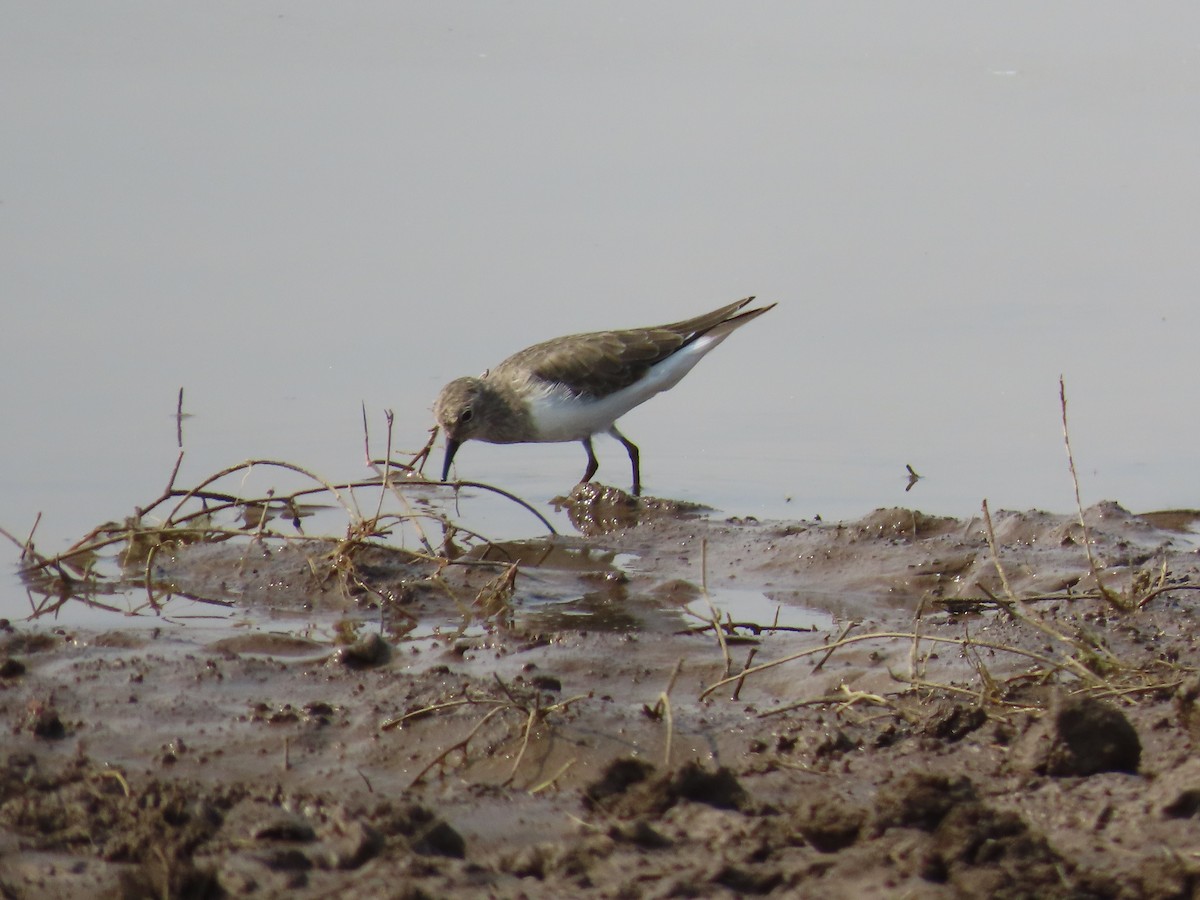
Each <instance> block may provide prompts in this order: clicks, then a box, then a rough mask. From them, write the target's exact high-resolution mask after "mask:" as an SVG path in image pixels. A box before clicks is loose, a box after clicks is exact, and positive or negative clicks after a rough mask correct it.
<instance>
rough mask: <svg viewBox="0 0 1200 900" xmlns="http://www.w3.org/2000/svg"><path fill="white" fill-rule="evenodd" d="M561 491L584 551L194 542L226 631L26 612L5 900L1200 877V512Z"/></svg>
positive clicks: (3, 693) (951, 886) (1133, 889)
mask: <svg viewBox="0 0 1200 900" xmlns="http://www.w3.org/2000/svg"><path fill="white" fill-rule="evenodd" d="M562 502H563V503H566V504H574V505H575V507H576V508H574V509H572V510H571V514H572V518H573V521H575V522H576V525H577V527H579V529H580V531H581V532H582V534H581V535H580V536H575V537H571V538H565V537H564V538H555V539H553V540H546V541H531V542H516V543H511V544H497V545H486V544H485V545H477V546H473V547H471V548H469V549H465V550H464V551H463V553H462V555H461V556H460V557H459V558H458V559H456V560H455V561H454V562H453V564H447V561H446V559H444V558H443V559H435V558H432V557H430V556H428V555H423V554H414V553H411V552H407V551H405V552H401V551H397V550H395V549H392V548H389V547H387V546H386V545H385V544H383V543H375V544H371V545H369V546H365V547H363V548H359V549H357V550H356V551H355V553H354V555H353V559H352V561H351V562H352V565H349V564H347V562H346V561H345V559H344V557H343V556H340V555H339V554H338V553H337V552H336V547H334V546H332V545H331V544H329V543H328V542H321V541H311V542H292V543H287V544H284V545H279V546H273V545H269V544H266V543H255V542H237V543H234V542H227V543H222V544H216V545H205V544H195V545H191V546H181V547H177V548H173V549H163V550H160V551H159V552H158V554H157V556H156V558H155V560H154V573H155V578H156V584H157V585H158V591H159V596H165V595H167V594H171V595H173V596H179V597H187V598H192V602H194V603H197V604H204V603H211V604H215V605H214V606H213V607H212V608H213V609H215V610H219V611H221V612H222V614H224V615H227V616H228V618H226V619H224V620H222V621H221V622H220V623H219V624H209V623H206V622H205V621H204V620H200V619H197V620H188V619H186V618H184V617H181V616H176V615H164V617H163V620H162V622H161V624H159V625H156V626H155V627H149V628H147V627H138V628H129V627H123V626H122V621H121V618H120V617H119V616H116V615H114V617H113V622H112V626H111V627H110V628H107V629H94V628H93V629H76V628H70V627H64V626H61V625H58V626H56V625H54V624H53V623H51V624H46V623H45V622H44V621H43V620H38V621H34V622H7V623H4V624H3V628H4V630H3V632H0V720H2V722H3V727H4V729H5V733H6V735H7V737H6V740H5V746H4V754H3V757H2V758H0V890H2V891H3V893H4V895H5V896H12V897H68V896H99V897H139V896H146V897H150V896H153V897H162V896H173V897H221V896H272V897H274V896H285V895H286V896H288V897H329V896H351V895H355V894H357V895H360V896H390V897H409V898H419V897H429V898H435V897H487V896H493V897H528V898H543V897H544V898H550V897H555V898H557V897H566V896H571V897H611V898H633V897H742V896H780V897H783V896H787V897H835V898H836V897H862V896H921V897H964V896H967V897H985V896H986V897H1063V898H1066V897H1072V898H1074V897H1113V898H1116V897H1122V898H1125V897H1128V898H1135V897H1138V898H1140V897H1184V896H1193V894H1194V893H1195V891H1196V889H1197V887H1198V885H1200V880H1198V879H1200V858H1198V857H1197V855H1196V835H1197V830H1196V829H1197V824H1196V819H1197V818H1198V817H1200V763H1197V762H1196V759H1195V757H1196V741H1197V739H1198V738H1200V707H1198V706H1197V704H1198V702H1200V675H1198V673H1197V662H1198V656H1197V648H1196V646H1195V635H1196V634H1197V632H1198V631H1200V627H1198V626H1200V621H1198V615H1197V609H1198V604H1200V595H1198V593H1197V590H1196V588H1197V587H1200V572H1198V570H1197V569H1198V565H1200V558H1198V557H1197V552H1196V546H1197V545H1196V538H1195V536H1194V535H1193V534H1192V533H1191V532H1190V531H1189V530H1188V529H1189V528H1190V527H1191V526H1192V524H1193V523H1194V517H1193V516H1192V515H1191V514H1189V513H1188V512H1187V511H1179V512H1174V513H1171V514H1169V515H1168V514H1154V515H1148V516H1136V515H1133V514H1131V513H1129V512H1128V511H1126V510H1124V509H1122V508H1121V507H1120V506H1118V505H1117V504H1115V503H1105V504H1100V505H1098V506H1095V507H1092V508H1090V509H1088V510H1087V511H1086V515H1085V517H1084V525H1081V524H1080V522H1079V519H1078V517H1071V516H1060V515H1052V514H1048V513H1042V512H994V513H992V514H991V516H990V521H989V519H988V518H985V517H983V516H982V515H981V516H977V517H975V518H969V519H951V518H940V517H930V516H926V515H923V514H921V513H919V512H917V511H914V510H907V509H890V510H880V511H877V512H875V513H873V514H871V515H869V516H866V517H864V518H863V519H861V520H858V521H855V522H847V523H837V524H832V523H823V522H758V521H754V520H723V519H721V518H720V517H719V516H717V515H716V514H705V513H703V511H700V510H696V509H686V508H682V507H679V506H676V505H673V504H670V503H665V502H661V501H653V500H646V501H634V500H630V499H629V498H627V497H625V496H624V495H622V494H620V492H606V491H605V489H603V488H596V489H594V492H593V493H585V494H583V495H577V496H574V497H572V498H564V500H563V501H562ZM1085 526H1086V531H1085ZM1089 550H1090V556H1091V559H1090V560H1089V553H1088V551H1089ZM747 598H756V599H757V601H758V603H757V605H756V606H754V608H753V611H752V612H748V611H747V610H748V609H749V607H747V606H746V605H744V603H745V602H748V600H747ZM64 619H65V617H64Z"/></svg>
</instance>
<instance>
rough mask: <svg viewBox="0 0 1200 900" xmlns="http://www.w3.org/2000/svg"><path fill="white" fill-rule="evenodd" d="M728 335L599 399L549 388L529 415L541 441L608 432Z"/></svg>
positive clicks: (689, 349)
mask: <svg viewBox="0 0 1200 900" xmlns="http://www.w3.org/2000/svg"><path fill="white" fill-rule="evenodd" d="M724 337H725V335H720V336H719V337H717V338H710V337H708V336H705V337H702V338H699V339H698V340H696V341H693V342H692V343H691V344H688V346H686V347H684V348H683V349H682V350H680V351H679V352H678V353H674V354H672V355H671V356H668V357H667V358H666V359H664V360H663V361H662V362H660V363H658V364H657V365H655V366H653V367H652V368H651V369H650V371H649V372H647V373H646V375H645V376H644V377H643V378H642V379H641V380H640V381H638V382H635V383H634V384H631V385H630V386H629V387H627V388H623V389H621V390H619V391H617V392H616V393H613V394H609V395H608V396H607V397H601V398H599V399H594V398H583V397H578V396H575V395H573V394H571V393H570V392H569V391H568V390H567V389H566V388H565V387H563V386H562V385H549V386H547V388H546V390H545V391H543V392H540V393H538V394H536V395H534V396H532V397H530V398H528V402H529V412H530V415H531V417H532V418H533V424H534V427H535V428H536V429H537V433H538V438H537V439H538V440H539V441H546V442H550V441H582V440H583V439H584V438H586V437H589V436H591V435H593V434H597V433H599V432H601V431H608V429H609V428H611V427H612V426H613V423H614V422H616V420H617V419H619V418H620V417H621V416H623V415H625V413H627V412H629V410H631V409H633V408H634V407H635V406H638V405H640V404H642V403H644V402H646V401H647V400H649V399H650V398H651V397H653V396H654V395H655V394H657V393H660V392H662V391H665V390H667V389H668V388H673V387H674V386H675V385H677V384H678V383H679V380H680V379H681V378H683V376H684V375H686V374H687V373H688V372H690V371H691V370H692V367H693V366H694V365H696V363H697V362H699V361H700V357H702V356H704V354H705V353H707V352H708V351H709V350H711V349H713V347H715V346H716V345H717V344H719V343H720V342H721V341H722V340H723V339H724Z"/></svg>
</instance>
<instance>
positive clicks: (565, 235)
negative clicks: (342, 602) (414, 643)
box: [0, 2, 1200, 615]
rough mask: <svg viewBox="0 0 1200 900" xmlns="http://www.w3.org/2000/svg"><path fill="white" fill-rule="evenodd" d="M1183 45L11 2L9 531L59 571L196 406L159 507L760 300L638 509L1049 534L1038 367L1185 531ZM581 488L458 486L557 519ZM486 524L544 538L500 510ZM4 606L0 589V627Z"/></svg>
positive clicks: (639, 18) (701, 9)
mask: <svg viewBox="0 0 1200 900" xmlns="http://www.w3.org/2000/svg"><path fill="white" fill-rule="evenodd" d="M1197 26H1200V12H1198V11H1197V10H1196V9H1194V8H1193V7H1190V6H1180V7H1178V8H1177V9H1175V10H1174V12H1173V14H1172V15H1165V14H1164V15H1156V16H1147V15H1145V14H1144V13H1143V12H1142V11H1141V10H1139V9H1137V8H1134V7H1127V6H1124V5H1120V4H1109V3H1104V4H1099V5H1095V4H1093V5H1091V6H1088V7H1086V8H1080V7H1076V6H1067V5H1052V6H1044V5H1039V6H1036V7H1029V8H1027V9H1013V8H1012V7H1011V6H1009V5H1007V4H1005V5H1000V4H995V5H973V6H971V7H969V8H957V7H956V8H954V9H953V10H952V13H951V14H948V12H947V8H946V7H945V6H944V5H941V4H932V3H923V4H906V5H905V6H904V7H903V8H899V7H898V8H896V9H889V10H881V9H876V8H873V9H871V10H869V11H867V10H864V9H860V8H856V7H845V6H833V7H805V6H789V5H778V6H765V7H760V8H756V9H754V10H746V9H742V8H734V7H728V6H725V5H722V4H715V3H699V4H697V3H688V4H663V5H656V6H655V7H653V8H647V7H645V6H644V5H641V4H618V5H606V6H605V7H603V8H599V9H598V8H589V7H548V8H528V9H521V10H517V11H515V12H514V11H513V10H512V9H510V8H507V7H505V8H501V7H487V6H463V5H456V4H439V5H437V6H430V7H412V6H395V5H393V4H383V3H378V4H370V3H369V4H360V5H358V6H356V7H355V8H354V9H353V10H344V9H341V8H339V7H331V6H328V5H324V4H317V3H303V2H302V3H295V4H289V5H288V7H287V8H286V9H284V10H283V11H280V9H277V8H275V7H273V6H269V5H265V4H256V3H250V4H247V3H240V2H239V3H232V2H230V3H215V4H206V5H205V6H203V7H202V8H201V7H197V8H194V9H185V8H172V9H164V8H162V7H161V6H159V5H157V4H152V3H149V2H144V3H133V4H126V5H124V6H122V7H121V8H120V9H107V8H106V9H101V8H96V9H76V8H70V9H67V8H56V7H48V6H46V5H45V4H39V3H29V2H19V3H16V4H15V5H12V6H11V9H10V14H9V16H8V17H7V21H6V27H5V29H4V34H3V35H2V36H0V49H2V52H0V77H3V79H4V82H5V83H6V84H9V85H14V86H17V89H15V90H11V91H6V92H4V95H3V96H2V97H0V113H2V114H3V117H4V120H5V121H6V123H8V128H7V131H8V134H9V139H8V140H6V141H5V142H4V145H3V146H2V147H0V162H2V163H3V167H4V170H5V171H7V172H9V173H11V176H12V177H11V178H10V179H9V183H8V185H7V186H6V187H5V189H4V193H3V196H2V197H0V235H2V239H0V292H2V294H3V296H4V297H5V298H6V299H5V309H6V316H5V327H4V334H3V337H2V338H0V341H3V347H2V349H3V352H2V353H0V376H2V378H3V382H4V383H5V384H6V385H8V389H7V393H6V400H5V403H4V406H3V409H4V413H5V419H6V424H5V428H4V429H3V431H2V432H0V459H3V460H4V462H5V465H4V467H3V472H2V473H0V495H2V496H3V497H4V501H3V505H2V506H0V525H2V526H3V527H5V528H6V529H8V530H9V531H11V532H13V533H14V534H16V535H18V536H20V537H23V536H24V534H25V533H26V532H27V531H28V529H29V528H30V527H31V525H32V523H33V521H34V518H35V516H36V514H37V513H38V511H41V512H43V513H44V516H43V520H42V522H41V524H40V525H39V530H38V534H39V546H40V547H41V548H42V549H43V550H45V551H48V552H52V551H55V550H58V549H62V548H63V547H64V546H65V545H66V544H67V543H68V542H69V541H71V540H73V539H75V538H77V537H79V536H80V535H82V534H83V533H85V532H86V531H87V530H89V529H90V528H91V527H93V526H94V525H96V524H97V523H99V522H102V521H105V520H108V519H119V518H123V517H124V516H126V515H128V514H130V513H131V512H132V509H133V507H134V506H135V505H138V504H142V503H145V502H147V501H148V500H150V499H152V498H153V497H154V496H156V495H157V494H158V492H159V491H160V490H161V489H162V487H163V485H164V484H165V483H166V481H167V477H168V475H169V473H170V470H171V466H172V465H173V463H174V459H175V453H176V433H175V423H174V421H173V419H172V414H173V412H174V409H175V401H176V394H177V391H178V389H179V387H180V386H183V387H185V388H186V395H185V409H186V411H187V412H189V413H190V414H191V415H192V418H189V419H187V420H186V421H185V423H184V446H185V448H186V457H185V460H184V465H183V467H182V469H181V472H180V481H181V482H182V483H189V479H190V481H191V482H192V483H194V482H195V481H197V480H199V479H200V478H203V477H204V476H206V475H208V474H209V473H211V472H213V471H215V470H217V469H220V468H222V467H224V466H226V465H229V464H231V463H234V462H237V461H239V460H242V459H245V458H250V457H270V458H279V459H286V460H289V461H292V462H295V463H297V464H300V465H302V466H305V467H307V468H310V469H312V470H314V471H317V472H319V473H320V474H321V475H323V476H324V477H327V478H330V479H334V480H341V479H350V478H356V477H360V476H361V475H363V474H364V467H363V463H362V458H363V449H362V445H363V435H362V426H361V420H362V411H361V410H362V405H363V404H365V406H366V410H367V414H368V419H369V421H370V424H371V431H372V438H373V443H374V446H375V448H376V451H377V452H378V451H380V450H381V449H382V446H383V435H384V430H385V426H384V422H383V413H382V411H383V410H384V409H388V408H390V409H394V410H395V412H396V427H395V434H394V444H395V446H397V447H402V448H412V449H415V448H416V447H418V446H420V445H421V443H422V442H423V440H424V438H425V429H426V428H427V427H428V425H429V424H430V414H429V407H430V404H431V402H432V399H433V397H434V396H435V395H436V393H437V391H438V389H439V387H440V386H441V385H442V384H443V383H444V382H446V381H447V380H449V379H450V378H453V377H456V376H458V375H462V374H468V373H477V372H479V371H480V370H482V369H484V368H486V367H488V366H490V365H494V364H495V363H496V362H498V361H499V360H500V359H501V358H503V357H504V356H506V355H507V354H508V353H510V352H512V351H515V350H517V349H520V348H521V347H523V346H525V345H527V344H530V343H532V342H534V341H538V340H542V339H545V338H547V337H552V336H554V335H558V334H564V333H569V332H575V331H584V330H593V329H599V328H610V327H620V326H635V325H645V324H651V323H656V322H660V321H668V320H674V319H679V318H683V317H686V316H689V315H692V314H695V313H698V312H701V311H704V310H707V309H710V308H713V307H716V306H718V305H721V304H723V303H727V302H730V301H732V300H734V299H737V298H738V297H741V296H745V295H747V294H751V293H754V294H757V295H758V296H759V297H760V298H761V299H762V301H763V302H778V303H779V306H778V308H777V309H775V310H774V311H772V312H771V313H770V314H769V315H768V316H767V317H764V318H763V319H762V320H761V321H759V322H755V323H753V324H751V325H750V326H748V327H747V328H746V329H744V330H742V331H740V332H739V333H738V334H737V335H735V336H734V337H733V338H732V339H731V340H729V341H728V342H726V343H725V344H724V345H723V346H722V347H720V348H719V349H718V350H717V351H716V352H715V353H714V354H713V355H712V356H711V357H710V358H709V359H706V360H705V361H704V362H702V363H701V364H700V365H699V366H698V367H697V369H696V370H695V371H694V372H692V373H691V374H690V375H689V376H688V378H687V379H685V381H684V382H683V383H682V384H680V385H679V386H678V387H677V388H675V389H674V390H673V391H672V392H671V393H670V394H668V395H666V396H663V397H660V398H656V399H655V400H654V401H652V402H650V403H648V404H647V405H645V406H644V407H642V408H640V409H638V410H635V411H634V412H633V413H631V414H630V415H629V416H627V417H626V418H625V419H623V420H622V428H623V430H624V431H625V433H626V434H628V435H629V436H630V437H631V439H632V440H634V441H636V442H637V443H638V444H639V445H640V446H641V449H642V454H643V477H644V481H645V484H646V490H647V492H648V493H652V494H661V495H663V496H668V497H673V498H680V499H686V500H691V501H695V502H701V503H704V504H707V505H710V506H713V507H716V508H718V509H720V510H722V511H724V512H725V513H727V514H731V515H754V516H757V517H760V518H766V517H789V518H811V517H813V516H816V515H821V516H822V517H824V518H825V519H827V520H829V519H839V518H852V517H857V516H860V515H862V514H863V513H865V512H867V511H868V510H871V509H873V508H876V507H880V506H892V505H898V504H905V505H910V506H914V507H918V508H920V509H923V510H925V511H927V512H932V513H948V514H955V515H970V514H971V513H972V512H974V511H975V510H977V509H978V506H979V502H980V500H981V499H982V498H984V497H987V498H989V500H990V502H991V504H992V506H993V508H1000V507H1008V508H1018V509H1019V508H1028V507H1043V508H1048V509H1052V510H1056V511H1065V510H1067V509H1070V508H1071V507H1072V505H1073V503H1074V496H1073V492H1072V486H1071V482H1070V478H1069V475H1068V472H1067V467H1066V457H1065V454H1064V452H1063V447H1062V438H1061V421H1060V409H1059V399H1058V377H1059V375H1060V374H1061V375H1064V376H1065V378H1066V383H1067V390H1068V395H1069V402H1070V407H1069V409H1070V415H1071V433H1072V438H1073V441H1074V446H1075V451H1076V458H1077V463H1078V465H1079V471H1080V476H1081V480H1082V485H1081V487H1082V492H1083V500H1084V503H1085V504H1087V503H1091V502H1094V501H1096V500H1098V499H1100V498H1105V497H1111V498H1115V499H1117V500H1119V501H1121V502H1122V503H1124V504H1125V505H1127V506H1128V507H1130V508H1132V509H1150V508H1161V507H1175V506H1193V505H1196V504H1197V502H1198V500H1197V498H1196V497H1195V496H1194V495H1193V494H1192V493H1191V492H1193V491H1194V490H1195V488H1194V478H1193V477H1192V471H1193V468H1194V462H1193V459H1192V454H1191V453H1190V451H1189V450H1187V449H1185V448H1190V447H1192V446H1194V444H1195V442H1196V437H1197V434H1196V425H1195V417H1194V416H1191V415H1190V414H1189V411H1188V410H1186V409H1184V408H1183V407H1181V405H1180V402H1179V399H1178V398H1179V391H1180V390H1181V388H1182V386H1184V385H1187V384H1188V383H1190V380H1191V379H1192V377H1193V375H1194V371H1193V370H1194V364H1193V362H1192V360H1193V359H1194V352H1193V349H1194V348H1193V347H1192V346H1191V335H1192V334H1194V333H1195V332H1196V331H1197V326H1198V325H1200V310H1198V309H1197V307H1196V304H1195V302H1194V286H1195V284H1197V283H1198V282H1200V257H1197V255H1196V253H1195V252H1194V239H1193V237H1194V235H1195V234H1196V233H1197V231H1198V230H1200V204H1198V203H1197V202H1196V199H1197V196H1198V195H1200V180H1198V179H1200V173H1198V171H1197V169H1196V166H1195V165H1194V149H1195V147H1196V145H1197V142H1198V140H1200V120H1197V118H1196V117H1195V115H1194V114H1193V113H1194V109H1193V107H1194V98H1195V96H1196V94H1197V90H1198V89H1200V55H1198V54H1197V51H1196V43H1195V35H1196V34H1197V33H1198V28H1197ZM597 451H598V453H599V455H600V459H601V469H600V478H601V479H602V480H605V481H607V482H609V483H613V484H616V485H618V486H627V480H628V463H627V460H626V459H625V456H624V453H623V451H622V450H621V448H620V447H619V446H618V445H617V444H615V443H614V442H612V441H609V440H608V439H607V438H602V439H600V440H599V441H598V446H597ZM905 464H911V465H912V466H913V467H914V468H915V469H916V470H917V471H918V472H919V473H921V475H923V476H924V478H923V479H922V480H921V481H919V482H918V483H917V484H916V485H915V487H913V489H912V490H911V491H910V492H907V493H906V492H905V490H904V488H905V484H906V477H905V470H904V466H905ZM582 466H583V453H582V450H581V449H580V448H579V447H578V446H574V445H554V446H542V447H527V446H526V447H493V446H487V445H477V444H470V445H468V446H467V447H465V448H464V449H463V451H462V452H461V453H460V455H459V457H458V472H459V474H460V476H461V477H465V478H472V479H478V480H481V481H487V482H491V483H495V484H498V485H502V486H504V487H505V488H507V489H509V490H512V491H514V492H515V493H517V494H519V495H521V496H523V497H525V498H526V499H528V500H530V501H531V502H533V503H535V504H538V505H539V508H542V509H545V510H546V511H547V514H549V512H550V511H549V509H548V507H547V506H546V504H547V501H548V500H549V499H550V498H551V497H553V496H555V495H556V494H560V493H562V492H564V491H566V490H567V489H569V487H570V486H571V484H572V483H573V482H574V480H575V479H576V478H577V477H578V476H579V474H580V472H581V471H582ZM555 521H556V522H558V523H559V524H560V525H565V519H563V518H562V517H561V516H559V517H558V518H556V519H555ZM478 527H480V528H481V529H482V530H486V531H488V532H489V533H490V534H492V535H494V536H496V537H507V536H515V535H521V534H530V533H535V532H536V531H537V530H538V529H537V526H536V523H532V522H531V521H530V520H529V518H528V517H527V516H526V515H524V514H520V513H518V514H517V515H516V516H513V515H512V510H511V508H508V507H504V506H501V507H499V508H498V509H496V510H494V511H489V512H486V513H485V512H480V513H479V519H478ZM13 556H15V554H14V555H13ZM10 558H13V557H10ZM24 602H25V599H24V597H23V595H22V594H21V592H20V591H19V589H17V588H16V586H15V582H13V581H12V580H11V579H10V580H7V581H6V582H5V587H4V588H3V590H2V591H0V614H10V615H11V614H14V613H13V612H12V611H13V610H19V609H20V608H21V604H23V603H24ZM16 614H19V613H16Z"/></svg>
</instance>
